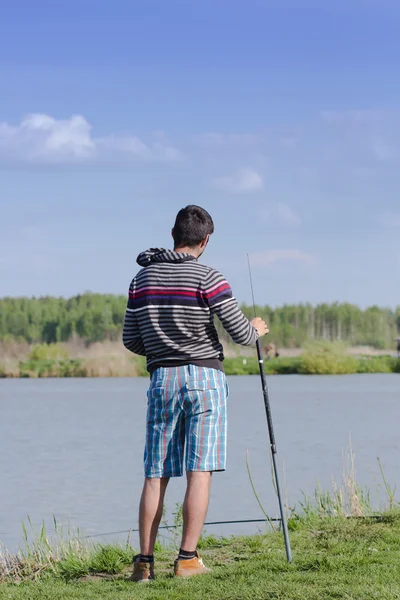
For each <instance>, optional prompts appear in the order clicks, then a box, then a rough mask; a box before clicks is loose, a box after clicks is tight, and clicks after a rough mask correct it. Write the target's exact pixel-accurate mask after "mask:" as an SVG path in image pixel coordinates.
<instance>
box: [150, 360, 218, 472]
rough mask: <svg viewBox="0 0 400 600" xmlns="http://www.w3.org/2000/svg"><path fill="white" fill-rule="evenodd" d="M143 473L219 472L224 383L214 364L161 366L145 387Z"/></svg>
mask: <svg viewBox="0 0 400 600" xmlns="http://www.w3.org/2000/svg"><path fill="white" fill-rule="evenodd" d="M147 398H148V404H147V420H146V447H145V452H144V474H145V477H148V478H153V477H181V476H182V475H183V464H184V454H185V447H186V457H185V467H186V471H224V470H225V466H226V436H227V415H226V401H227V398H228V384H227V381H226V377H225V373H223V372H222V371H218V370H217V369H209V368H206V367H197V366H194V365H186V366H182V367H162V368H159V369H156V370H155V371H154V373H153V374H152V377H151V381H150V388H149V390H148V392H147Z"/></svg>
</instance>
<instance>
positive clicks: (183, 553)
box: [178, 548, 196, 560]
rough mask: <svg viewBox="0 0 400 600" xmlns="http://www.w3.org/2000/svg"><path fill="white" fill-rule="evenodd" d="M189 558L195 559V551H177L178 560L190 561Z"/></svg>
mask: <svg viewBox="0 0 400 600" xmlns="http://www.w3.org/2000/svg"><path fill="white" fill-rule="evenodd" d="M191 558H196V550H193V552H187V551H186V550H182V548H181V549H180V550H179V555H178V560H190V559H191Z"/></svg>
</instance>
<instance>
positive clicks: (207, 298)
mask: <svg viewBox="0 0 400 600" xmlns="http://www.w3.org/2000/svg"><path fill="white" fill-rule="evenodd" d="M213 232H214V224H213V221H212V219H211V217H210V215H209V214H208V212H206V211H205V210H204V209H202V208H200V207H199V206H187V207H186V208H184V209H182V210H180V211H179V213H178V215H177V217H176V221H175V225H174V228H173V230H172V237H173V239H174V250H173V251H172V250H164V249H161V248H151V249H150V250H148V251H147V252H143V253H142V254H140V255H139V256H138V259H137V262H138V264H139V265H140V266H141V267H143V268H142V270H141V271H140V272H139V273H138V274H137V276H136V277H135V278H134V279H133V281H132V283H131V286H130V289H129V301H128V307H127V310H126V316H125V324H124V332H123V343H124V345H125V346H126V348H127V349H128V350H130V351H131V352H134V353H136V354H141V355H143V356H146V358H147V369H148V371H149V372H150V376H151V381H150V388H149V390H148V393H147V396H148V409H147V426H146V445H145V456H144V474H145V482H144V488H143V493H142V497H141V501H140V510H139V535H140V555H138V556H137V557H135V559H134V565H133V574H132V579H133V580H134V581H149V580H150V579H153V578H154V558H153V550H154V544H155V541H156V536H157V531H158V527H159V524H160V520H161V517H162V511H163V504H164V495H165V490H166V488H167V485H168V481H169V479H170V477H179V476H182V475H183V467H184V465H183V463H184V449H185V446H186V456H185V470H186V476H187V490H186V496H185V501H184V504H183V536H182V542H181V548H180V551H179V555H178V558H177V560H176V561H175V567H174V571H175V575H176V576H178V577H189V576H191V575H198V574H201V573H206V572H208V570H209V569H207V568H206V567H205V566H204V564H203V562H202V560H201V558H200V557H199V555H198V553H197V552H196V547H197V543H198V540H199V537H200V534H201V531H202V529H203V525H204V521H205V517H206V513H207V509H208V502H209V494H210V484H211V474H212V472H214V471H224V470H225V462H226V427H227V417H226V401H227V397H228V386H227V382H226V378H225V374H224V371H223V366H222V361H223V359H224V356H223V348H222V345H221V344H220V342H219V340H218V335H217V331H216V329H215V327H214V322H213V319H214V315H217V316H218V318H219V319H220V320H221V322H222V325H223V326H224V328H225V329H226V331H227V332H228V333H229V334H230V336H231V337H232V339H233V341H234V342H236V343H238V344H242V345H245V346H247V345H251V344H255V343H256V340H257V339H258V337H259V336H263V335H265V334H266V333H268V329H267V325H266V324H265V322H264V321H263V320H262V319H259V318H256V319H253V320H252V321H251V322H249V321H248V320H247V319H246V317H245V316H244V314H243V313H242V311H241V310H240V309H239V307H238V304H237V302H236V300H235V298H234V297H233V295H232V291H231V288H230V286H229V284H228V282H227V281H226V280H225V279H224V277H223V276H222V275H221V274H220V273H218V272H217V271H215V270H214V269H212V268H210V267H206V266H204V265H202V264H200V263H199V262H198V259H199V258H200V256H201V255H202V254H203V252H204V250H205V248H206V246H207V244H208V241H209V239H210V235H211V234H212V233H213Z"/></svg>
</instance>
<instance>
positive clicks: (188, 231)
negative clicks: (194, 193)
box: [172, 204, 214, 248]
mask: <svg viewBox="0 0 400 600" xmlns="http://www.w3.org/2000/svg"><path fill="white" fill-rule="evenodd" d="M212 233H214V223H213V220H212V218H211V217H210V215H209V214H208V212H207V211H206V210H204V208H201V207H200V206H195V205H194V204H190V205H189V206H186V208H182V209H181V210H180V211H179V212H178V214H177V216H176V220H175V225H174V228H173V232H172V235H173V238H174V242H175V248H179V247H181V248H182V247H184V246H187V247H188V248H195V247H196V246H198V245H199V244H200V242H202V241H203V240H204V238H205V237H206V236H207V235H211V234H212Z"/></svg>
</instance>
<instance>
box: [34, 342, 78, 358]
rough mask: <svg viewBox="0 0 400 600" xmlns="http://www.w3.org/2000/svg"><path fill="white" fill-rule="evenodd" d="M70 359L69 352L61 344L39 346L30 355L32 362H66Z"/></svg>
mask: <svg viewBox="0 0 400 600" xmlns="http://www.w3.org/2000/svg"><path fill="white" fill-rule="evenodd" d="M67 358H69V354H68V351H67V350H66V349H65V348H63V347H62V346H61V345H60V344H38V345H37V346H35V347H34V348H33V349H32V350H31V352H30V354H29V359H30V360H40V361H44V360H65V359H67Z"/></svg>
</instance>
